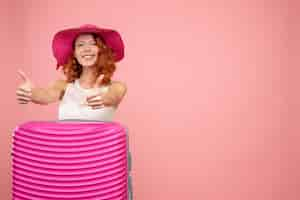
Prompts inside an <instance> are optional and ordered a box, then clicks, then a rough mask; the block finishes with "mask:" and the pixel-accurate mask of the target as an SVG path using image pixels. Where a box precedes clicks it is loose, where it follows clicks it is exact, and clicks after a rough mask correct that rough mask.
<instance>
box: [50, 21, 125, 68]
mask: <svg viewBox="0 0 300 200" xmlns="http://www.w3.org/2000/svg"><path fill="white" fill-rule="evenodd" d="M82 33H94V34H96V35H98V36H99V37H101V38H102V39H103V40H104V42H105V44H106V45H107V46H108V47H110V48H111V49H112V50H113V53H114V58H115V62H118V61H120V60H121V59H122V58H123V57H124V43H123V41H122V38H121V35H120V34H119V33H118V32H117V31H115V30H112V29H108V28H100V27H97V26H95V25H92V24H85V25H82V26H80V27H77V28H69V29H65V30H62V31H59V32H57V33H56V34H55V35H54V38H53V41H52V51H53V55H54V57H55V58H56V60H57V67H56V69H58V68H59V66H61V65H64V64H66V63H67V62H68V59H69V57H70V56H71V55H72V52H73V47H72V44H73V42H74V40H75V39H76V38H77V36H79V35H80V34H82Z"/></svg>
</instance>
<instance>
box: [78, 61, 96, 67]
mask: <svg viewBox="0 0 300 200" xmlns="http://www.w3.org/2000/svg"><path fill="white" fill-rule="evenodd" d="M95 64H96V62H90V63H82V64H81V65H82V66H83V67H93V66H95Z"/></svg>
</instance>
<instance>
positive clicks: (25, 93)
mask: <svg viewBox="0 0 300 200" xmlns="http://www.w3.org/2000/svg"><path fill="white" fill-rule="evenodd" d="M18 74H19V75H20V77H21V79H22V83H21V84H20V85H19V86H18V88H17V91H16V94H17V100H18V102H19V104H27V103H28V102H30V101H32V88H33V83H32V82H31V81H30V79H29V78H28V76H27V75H26V74H25V73H24V72H23V71H21V70H18Z"/></svg>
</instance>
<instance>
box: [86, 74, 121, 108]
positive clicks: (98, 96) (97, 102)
mask: <svg viewBox="0 0 300 200" xmlns="http://www.w3.org/2000/svg"><path fill="white" fill-rule="evenodd" d="M103 77H104V76H103V75H101V76H100V77H99V78H98V79H97V81H96V83H95V85H94V88H95V89H96V88H99V87H100V86H101V85H102V80H103ZM96 90H97V89H96ZM125 93H126V86H125V85H124V84H123V83H120V82H116V83H113V84H112V85H111V86H110V88H109V90H108V91H107V92H106V93H100V92H99V91H96V92H95V93H94V94H92V95H90V96H88V97H87V98H86V103H85V105H88V106H91V107H92V109H99V108H103V107H105V106H113V107H117V106H118V104H119V103H120V102H121V100H122V98H123V96H124V95H125Z"/></svg>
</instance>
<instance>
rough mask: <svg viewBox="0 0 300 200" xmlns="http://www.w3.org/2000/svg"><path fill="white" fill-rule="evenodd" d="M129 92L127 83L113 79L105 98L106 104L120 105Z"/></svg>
mask: <svg viewBox="0 0 300 200" xmlns="http://www.w3.org/2000/svg"><path fill="white" fill-rule="evenodd" d="M126 92H127V87H126V84H125V83H123V82H120V81H113V82H112V84H111V85H110V87H109V89H108V91H107V93H106V94H105V98H104V105H107V106H114V107H118V105H119V104H120V103H121V101H122V99H123V97H124V96H125V94H126Z"/></svg>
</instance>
